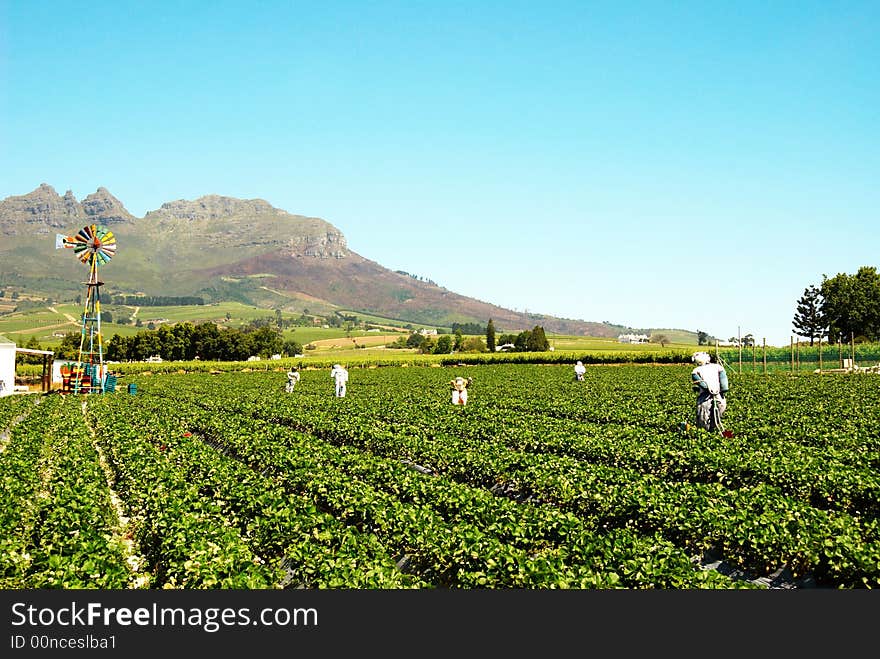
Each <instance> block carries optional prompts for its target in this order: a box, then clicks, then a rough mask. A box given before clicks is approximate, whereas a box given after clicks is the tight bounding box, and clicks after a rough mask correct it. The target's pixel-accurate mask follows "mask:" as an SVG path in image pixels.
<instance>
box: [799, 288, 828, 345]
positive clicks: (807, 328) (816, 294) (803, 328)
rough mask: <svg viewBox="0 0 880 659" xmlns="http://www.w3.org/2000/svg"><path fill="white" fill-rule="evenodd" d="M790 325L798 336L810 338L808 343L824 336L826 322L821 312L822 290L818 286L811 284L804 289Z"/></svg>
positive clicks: (811, 343)
mask: <svg viewBox="0 0 880 659" xmlns="http://www.w3.org/2000/svg"><path fill="white" fill-rule="evenodd" d="M792 325H793V327H794V330H795V332H796V333H797V334H798V335H799V336H805V337H807V338H808V339H809V340H810V345H813V341H814V340H816V339H822V338H823V337H824V336H825V330H826V327H827V322H826V320H825V314H824V313H823V312H822V291H821V290H820V289H819V288H818V287H816V286H812V285H811V286H808V287H807V288H805V289H804V294H803V295H802V296H801V297H800V299H799V300H798V301H797V311H796V312H795V315H794V319H793V320H792Z"/></svg>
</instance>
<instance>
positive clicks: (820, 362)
mask: <svg viewBox="0 0 880 659" xmlns="http://www.w3.org/2000/svg"><path fill="white" fill-rule="evenodd" d="M819 372H820V373H821V372H822V337H821V336H820V337H819Z"/></svg>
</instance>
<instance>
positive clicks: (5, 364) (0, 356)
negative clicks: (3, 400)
mask: <svg viewBox="0 0 880 659" xmlns="http://www.w3.org/2000/svg"><path fill="white" fill-rule="evenodd" d="M18 353H23V354H27V355H43V377H42V379H41V383H42V389H43V391H48V389H49V386H50V385H49V359H50V358H51V357H52V356H54V354H55V353H54V352H52V351H51V350H31V349H30V348H19V347H18V346H17V345H15V343H13V342H12V341H10V340H8V339H7V338H6V337H5V336H0V396H9V395H10V394H13V393H15V356H16V355H17V354H18Z"/></svg>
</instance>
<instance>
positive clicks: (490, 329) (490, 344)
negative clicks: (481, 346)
mask: <svg viewBox="0 0 880 659" xmlns="http://www.w3.org/2000/svg"><path fill="white" fill-rule="evenodd" d="M486 348H488V350H489V352H495V323H493V322H492V319H491V318H490V319H489V323H488V324H487V325H486Z"/></svg>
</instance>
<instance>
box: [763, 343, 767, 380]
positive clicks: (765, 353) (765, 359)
mask: <svg viewBox="0 0 880 659" xmlns="http://www.w3.org/2000/svg"><path fill="white" fill-rule="evenodd" d="M764 375H767V337H766V336H765V337H764Z"/></svg>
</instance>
